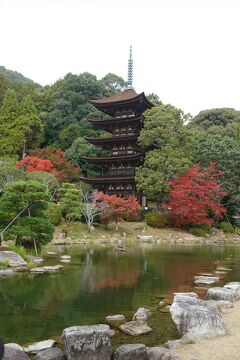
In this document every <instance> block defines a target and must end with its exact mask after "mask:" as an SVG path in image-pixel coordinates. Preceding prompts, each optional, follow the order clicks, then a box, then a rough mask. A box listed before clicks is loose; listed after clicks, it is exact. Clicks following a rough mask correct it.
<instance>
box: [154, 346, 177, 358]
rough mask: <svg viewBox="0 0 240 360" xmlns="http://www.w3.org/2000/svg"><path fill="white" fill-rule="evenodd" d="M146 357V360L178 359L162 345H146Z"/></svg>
mask: <svg viewBox="0 0 240 360" xmlns="http://www.w3.org/2000/svg"><path fill="white" fill-rule="evenodd" d="M147 358H148V360H180V359H179V357H178V356H177V355H175V354H173V353H172V352H171V351H170V350H168V349H165V348H164V347H162V346H154V347H148V348H147Z"/></svg>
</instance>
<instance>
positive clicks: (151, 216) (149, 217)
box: [145, 212, 169, 228]
mask: <svg viewBox="0 0 240 360" xmlns="http://www.w3.org/2000/svg"><path fill="white" fill-rule="evenodd" d="M145 221H146V223H147V224H148V225H149V226H151V227H155V228H161V227H167V226H168V225H169V219H168V217H167V215H166V214H162V213H158V212H152V213H148V214H146V216H145Z"/></svg>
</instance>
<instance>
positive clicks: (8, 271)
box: [0, 269, 14, 277]
mask: <svg viewBox="0 0 240 360" xmlns="http://www.w3.org/2000/svg"><path fill="white" fill-rule="evenodd" d="M13 275H14V271H12V269H2V270H0V277H5V276H13Z"/></svg>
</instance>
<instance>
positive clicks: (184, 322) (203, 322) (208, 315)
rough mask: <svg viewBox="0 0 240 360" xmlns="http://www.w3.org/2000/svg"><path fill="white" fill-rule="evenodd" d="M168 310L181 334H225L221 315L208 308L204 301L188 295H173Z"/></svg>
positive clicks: (196, 335) (201, 335)
mask: <svg viewBox="0 0 240 360" xmlns="http://www.w3.org/2000/svg"><path fill="white" fill-rule="evenodd" d="M170 312H171V316H172V319H173V321H174V322H175V324H176V325H177V328H178V331H179V333H180V335H182V336H183V335H185V334H190V335H192V336H194V337H196V338H201V337H212V336H218V335H225V334H226V330H225V327H224V323H223V320H222V317H221V315H220V314H219V313H217V312H215V311H213V310H212V309H210V308H208V307H207V304H206V301H203V300H200V299H196V298H193V297H190V296H175V297H174V302H173V304H172V305H171V307H170Z"/></svg>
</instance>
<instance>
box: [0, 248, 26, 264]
mask: <svg viewBox="0 0 240 360" xmlns="http://www.w3.org/2000/svg"><path fill="white" fill-rule="evenodd" d="M5 260H8V261H9V266H25V265H27V263H26V261H25V260H23V258H22V257H21V256H20V255H18V254H16V253H15V252H14V251H0V263H2V262H4V261H5Z"/></svg>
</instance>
